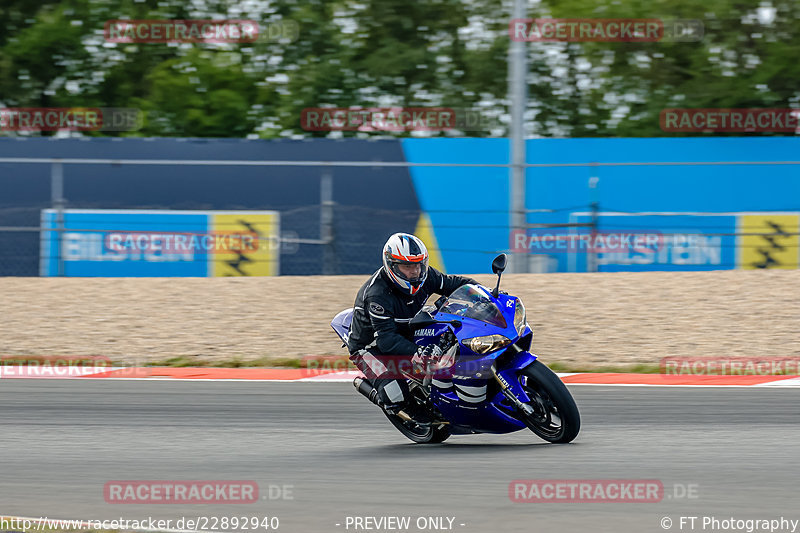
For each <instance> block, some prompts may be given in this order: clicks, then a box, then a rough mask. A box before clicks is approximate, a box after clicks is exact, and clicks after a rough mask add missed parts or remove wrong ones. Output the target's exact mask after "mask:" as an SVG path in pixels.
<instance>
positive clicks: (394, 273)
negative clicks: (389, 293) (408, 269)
mask: <svg viewBox="0 0 800 533" xmlns="http://www.w3.org/2000/svg"><path fill="white" fill-rule="evenodd" d="M398 265H420V267H421V268H420V272H419V275H418V276H417V277H415V278H408V277H407V276H405V275H404V274H403V273H402V272H400V269H398V268H397V267H398ZM383 269H384V270H385V271H386V274H387V275H388V276H389V279H391V280H392V281H393V282H394V284H395V285H397V287H398V288H399V289H400V290H402V291H403V292H406V293H408V294H416V292H417V291H418V290H419V288H420V287H421V286H422V284H423V283H425V278H427V276H428V249H427V248H425V243H423V242H422V241H421V240H420V239H418V238H417V237H415V236H414V235H410V234H408V233H395V234H394V235H392V236H391V237H389V240H388V241H386V244H385V245H384V246H383Z"/></svg>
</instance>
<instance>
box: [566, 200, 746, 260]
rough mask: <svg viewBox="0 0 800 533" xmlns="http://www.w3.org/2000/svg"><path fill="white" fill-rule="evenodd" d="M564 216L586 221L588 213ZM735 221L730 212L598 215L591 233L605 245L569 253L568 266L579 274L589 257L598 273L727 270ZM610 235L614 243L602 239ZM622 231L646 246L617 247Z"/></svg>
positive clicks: (733, 253) (733, 248)
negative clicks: (643, 242)
mask: <svg viewBox="0 0 800 533" xmlns="http://www.w3.org/2000/svg"><path fill="white" fill-rule="evenodd" d="M570 218H571V220H572V221H574V222H577V223H589V222H590V221H591V214H590V213H586V212H584V213H573V214H572V216H571V217H570ZM736 223H737V217H736V215H704V214H700V213H692V214H681V213H648V214H642V213H630V214H628V213H613V212H612V213H600V214H599V217H598V228H597V231H598V233H599V235H601V236H606V242H605V245H603V244H601V246H600V247H599V248H598V249H597V251H598V253H575V254H569V256H568V257H567V258H566V259H567V261H568V262H569V263H570V264H569V265H568V270H572V271H578V272H585V271H586V270H587V266H588V264H589V263H588V262H589V261H592V260H594V261H595V264H596V266H597V270H598V271H599V272H641V271H652V270H658V271H677V270H683V271H686V270H689V271H699V270H730V269H733V268H735V266H736V235H735V233H736ZM584 232H585V230H584ZM612 235H613V236H616V237H617V239H616V240H615V241H614V242H612V243H611V244H614V246H610V245H609V240H608V236H612ZM626 235H633V236H634V238H633V240H634V241H635V236H644V239H645V242H647V243H648V245H647V246H636V245H633V244H631V245H629V246H619V245H617V244H616V243H618V242H620V241H621V238H622V237H624V236H626Z"/></svg>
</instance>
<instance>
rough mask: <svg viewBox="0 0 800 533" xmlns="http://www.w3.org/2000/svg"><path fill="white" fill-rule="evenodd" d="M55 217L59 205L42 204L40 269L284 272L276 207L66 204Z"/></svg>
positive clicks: (67, 272) (150, 273)
mask: <svg viewBox="0 0 800 533" xmlns="http://www.w3.org/2000/svg"><path fill="white" fill-rule="evenodd" d="M57 218H58V214H57V213H56V211H55V210H52V209H45V210H43V211H42V220H41V224H42V232H41V252H40V275H41V276H59V275H60V276H72V277H207V276H276V275H278V274H279V272H280V270H279V258H280V240H279V235H280V214H279V213H278V212H277V211H158V210H140V211H135V210H111V209H103V210H83V209H67V210H65V211H63V220H62V221H60V223H59V221H58V220H57ZM58 227H61V228H62V230H61V231H60V232H59V231H56V229H57V228H58ZM59 233H61V238H60V239H59Z"/></svg>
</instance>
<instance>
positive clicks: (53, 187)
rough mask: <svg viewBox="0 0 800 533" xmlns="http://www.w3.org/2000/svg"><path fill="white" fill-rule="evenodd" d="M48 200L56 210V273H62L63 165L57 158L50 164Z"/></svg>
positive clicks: (60, 274) (61, 274)
mask: <svg viewBox="0 0 800 533" xmlns="http://www.w3.org/2000/svg"><path fill="white" fill-rule="evenodd" d="M50 201H51V203H52V206H53V209H54V210H55V212H56V227H55V232H56V264H57V275H58V276H63V275H64V254H63V251H62V248H63V244H64V203H65V202H64V165H63V164H62V163H61V161H59V160H54V161H53V162H52V163H51V164H50Z"/></svg>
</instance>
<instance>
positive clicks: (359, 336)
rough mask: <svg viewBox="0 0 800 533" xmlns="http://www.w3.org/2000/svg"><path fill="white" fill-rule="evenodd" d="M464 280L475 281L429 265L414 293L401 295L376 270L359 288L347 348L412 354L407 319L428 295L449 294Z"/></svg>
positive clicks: (410, 334) (411, 336) (387, 279)
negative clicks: (449, 273) (445, 272)
mask: <svg viewBox="0 0 800 533" xmlns="http://www.w3.org/2000/svg"><path fill="white" fill-rule="evenodd" d="M467 283H477V281H475V280H474V279H471V278H466V277H463V276H453V275H448V274H442V273H441V272H439V271H438V270H436V269H435V268H432V267H428V276H427V278H426V279H425V283H423V284H422V287H420V289H419V290H418V291H417V293H416V294H414V295H409V294H403V293H402V292H400V289H399V288H397V286H396V285H395V284H394V283H393V282H392V281H391V280H390V279H389V278H388V276H387V275H386V273H385V272H384V271H383V268H381V269H379V270H378V271H377V272H375V273H374V274H373V275H372V277H370V279H369V280H367V282H366V283H364V285H362V287H361V288H360V289H359V290H358V294H357V295H356V303H355V311H354V313H353V322H352V325H351V326H350V337H349V340H348V343H347V348H348V349H349V350H350V353H351V354H354V353H356V352H357V351H359V350H361V349H363V348H367V349H373V348H376V347H377V352H378V353H380V354H384V355H411V354H413V353H415V352H416V351H417V345H416V344H414V342H413V340H412V339H413V338H414V337H413V334H412V332H411V329H410V328H409V327H408V322H409V321H410V320H411V318H413V317H414V315H416V314H417V313H418V312H419V310H420V309H422V306H423V305H425V302H426V301H427V300H428V297H429V296H430V295H431V294H441V295H444V296H450V294H451V293H452V292H453V291H454V290H456V289H457V288H459V287H461V286H462V285H465V284H467Z"/></svg>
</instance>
